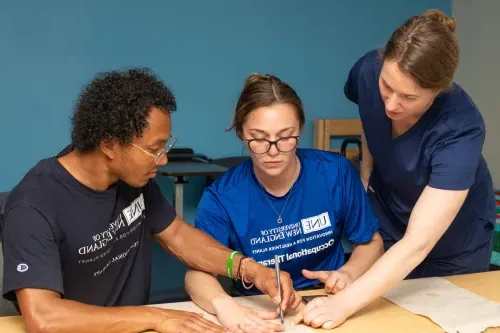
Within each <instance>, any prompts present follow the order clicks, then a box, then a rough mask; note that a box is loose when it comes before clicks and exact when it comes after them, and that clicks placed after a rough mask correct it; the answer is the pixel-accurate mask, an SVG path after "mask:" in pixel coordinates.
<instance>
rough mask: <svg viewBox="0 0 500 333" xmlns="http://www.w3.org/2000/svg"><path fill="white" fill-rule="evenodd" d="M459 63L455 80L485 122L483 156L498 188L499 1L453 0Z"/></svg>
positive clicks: (499, 169)
mask: <svg viewBox="0 0 500 333" xmlns="http://www.w3.org/2000/svg"><path fill="white" fill-rule="evenodd" d="M452 14H453V16H454V17H455V18H456V19H457V37H458V41H459V42H460V49H461V54H460V57H461V61H460V69H459V71H458V73H457V77H456V81H457V82H458V83H459V84H460V85H462V86H463V87H464V89H465V90H466V91H467V92H468V93H469V94H470V96H471V97H472V99H473V100H474V101H475V103H476V104H477V105H478V107H479V109H480V110H481V113H482V115H483V117H484V119H485V122H486V142H485V145H484V149H483V154H484V156H485V158H486V161H487V162H488V166H489V168H490V171H491V173H492V176H493V182H494V183H495V186H496V187H497V188H500V19H499V15H500V0H453V6H452Z"/></svg>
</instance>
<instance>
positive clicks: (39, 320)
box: [21, 302, 60, 333]
mask: <svg viewBox="0 0 500 333" xmlns="http://www.w3.org/2000/svg"><path fill="white" fill-rule="evenodd" d="M51 303H52V302H51ZM23 310H24V311H23ZM57 312H58V310H57V309H56V308H55V307H54V306H53V304H51V305H47V306H44V305H42V306H40V305H34V306H30V307H28V308H26V307H25V308H24V309H23V307H21V314H22V317H23V321H24V324H25V326H26V332H27V333H57V332H60V329H59V328H58V324H59V322H60V320H58V319H57V317H58V315H57Z"/></svg>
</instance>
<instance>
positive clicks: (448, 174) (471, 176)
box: [428, 124, 485, 191]
mask: <svg viewBox="0 0 500 333" xmlns="http://www.w3.org/2000/svg"><path fill="white" fill-rule="evenodd" d="M484 139H485V131H484V126H481V124H474V125H468V126H461V127H457V128H456V129H453V130H450V131H449V134H448V135H446V136H445V137H443V138H442V139H441V140H440V142H439V144H438V145H437V147H436V148H435V149H434V151H433V153H432V156H431V174H430V177H429V183H428V185H429V186H431V187H434V188H438V189H443V190H454V191H460V190H466V189H469V188H470V187H471V186H472V185H473V184H474V180H475V176H476V169H477V167H478V163H479V159H480V157H481V152H482V149H483V143H484Z"/></svg>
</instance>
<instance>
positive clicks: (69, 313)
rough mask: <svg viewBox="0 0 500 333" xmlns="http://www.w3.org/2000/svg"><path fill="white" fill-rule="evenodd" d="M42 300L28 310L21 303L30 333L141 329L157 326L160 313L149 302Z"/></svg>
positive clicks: (118, 332) (133, 331)
mask: <svg viewBox="0 0 500 333" xmlns="http://www.w3.org/2000/svg"><path fill="white" fill-rule="evenodd" d="M39 303H40V304H39V305H38V306H37V307H36V308H31V309H30V310H26V311H23V308H22V307H21V311H22V314H23V317H24V319H25V324H26V329H27V332H28V333H66V332H71V333H87V332H103V333H115V332H116V333H139V332H143V331H147V330H154V329H155V328H156V325H157V323H158V320H159V319H160V316H161V314H160V313H159V310H158V309H155V308H152V307H146V306H144V307H139V306H130V307H114V308H113V307H99V306H92V305H87V304H83V303H79V302H74V301H70V300H65V299H54V300H51V301H48V302H39ZM26 312H28V313H26ZM29 312H31V313H29Z"/></svg>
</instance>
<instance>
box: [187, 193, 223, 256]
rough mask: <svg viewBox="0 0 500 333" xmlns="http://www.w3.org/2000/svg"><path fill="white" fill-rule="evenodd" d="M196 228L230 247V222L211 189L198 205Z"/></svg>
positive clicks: (204, 194)
mask: <svg viewBox="0 0 500 333" xmlns="http://www.w3.org/2000/svg"><path fill="white" fill-rule="evenodd" d="M194 226H195V227H196V228H198V229H199V230H201V231H203V232H205V233H207V234H208V235H210V236H211V237H212V238H214V239H216V240H217V241H218V242H219V243H221V244H222V245H224V246H227V247H229V235H230V229H229V228H230V222H229V217H228V216H227V214H226V213H225V210H224V207H223V205H222V202H221V201H220V199H219V198H218V196H217V195H216V193H214V192H213V190H212V189H211V188H206V189H205V191H204V192H203V195H202V196H201V199H200V203H199V204H198V212H197V213H196V216H195V219H194Z"/></svg>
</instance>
